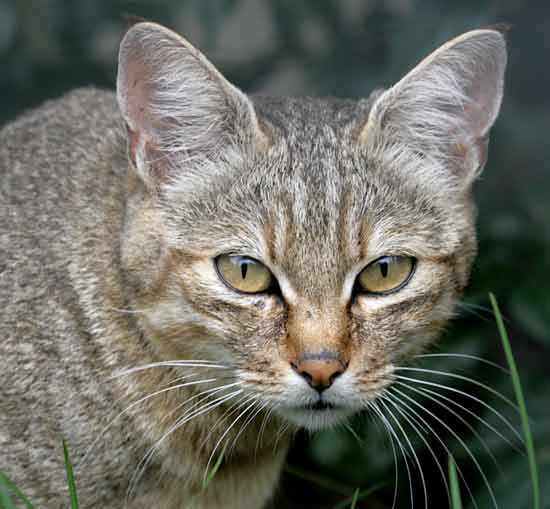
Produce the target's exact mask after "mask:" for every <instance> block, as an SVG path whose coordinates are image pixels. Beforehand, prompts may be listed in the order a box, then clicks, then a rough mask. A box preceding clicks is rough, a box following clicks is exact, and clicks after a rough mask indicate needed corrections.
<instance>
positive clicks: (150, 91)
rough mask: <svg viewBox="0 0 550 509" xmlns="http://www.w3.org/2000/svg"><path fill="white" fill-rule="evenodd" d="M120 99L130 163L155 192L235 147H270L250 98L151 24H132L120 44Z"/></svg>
mask: <svg viewBox="0 0 550 509" xmlns="http://www.w3.org/2000/svg"><path fill="white" fill-rule="evenodd" d="M117 98H118V103H119V107H120V110H121V112H122V115H123V117H124V119H125V121H126V124H127V127H128V137H129V155H130V159H131V161H132V162H133V164H134V166H135V167H136V169H137V171H138V173H139V174H140V176H141V177H142V179H143V180H144V181H145V183H146V184H147V185H148V186H149V187H151V188H157V189H158V188H159V187H160V186H161V185H162V183H163V182H165V181H166V180H168V179H170V178H171V177H173V176H174V173H176V174H177V173H178V172H181V171H185V167H186V165H187V166H189V165H190V164H192V163H193V161H202V162H204V161H205V160H209V161H213V160H214V161H215V160H217V159H219V158H222V157H224V152H227V151H228V150H230V148H231V147H232V146H235V145H239V146H240V147H243V146H248V147H250V148H254V149H260V150H261V149H263V148H265V147H266V145H267V137H266V135H265V134H264V132H263V131H262V130H261V128H260V126H259V123H258V120H257V117H256V113H255V111H254V108H253V106H252V103H251V101H250V100H249V99H248V98H247V97H246V95H245V94H243V93H242V92H241V91H240V90H238V89H237V88H236V87H234V86H233V85H232V84H230V83H229V82H228V81H227V80H226V79H225V78H224V77H223V76H222V75H221V74H220V72H219V71H218V70H217V69H216V68H215V67H214V66H213V65H212V64H211V63H210V62H209V61H208V60H207V59H206V58H205V57H204V55H202V54H201V53H200V52H199V51H198V50H197V49H195V48H194V47H193V46H192V45H191V44H190V43H189V42H187V41H186V40H185V39H183V38H182V37H180V36H179V35H177V34H176V33H174V32H172V31H171V30H168V29H167V28H164V27H162V26H160V25H157V24H154V23H148V22H143V23H138V24H136V25H134V26H133V27H132V28H130V30H129V31H128V32H127V33H126V35H125V36H124V38H123V40H122V42H121V45H120V52H119V65H118V78H117Z"/></svg>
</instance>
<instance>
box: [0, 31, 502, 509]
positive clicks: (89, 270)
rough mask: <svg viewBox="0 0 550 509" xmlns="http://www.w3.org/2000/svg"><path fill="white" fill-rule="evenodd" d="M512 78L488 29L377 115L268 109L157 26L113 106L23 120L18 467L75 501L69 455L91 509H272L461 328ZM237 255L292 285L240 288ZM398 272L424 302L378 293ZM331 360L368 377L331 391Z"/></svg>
mask: <svg viewBox="0 0 550 509" xmlns="http://www.w3.org/2000/svg"><path fill="white" fill-rule="evenodd" d="M505 63H506V53H505V43H504V39H503V36H502V34H500V33H499V32H498V31H496V30H492V29H486V30H476V31H473V32H469V33H467V34H464V35H462V36H461V37H459V38H457V39H455V40H453V41H450V42H449V43H447V44H446V45H444V46H443V47H442V48H440V49H439V50H437V51H436V52H435V53H433V54H432V55H431V56H430V57H428V59H426V60H425V61H423V62H421V63H420V64H419V66H417V67H416V68H415V69H414V70H413V71H411V72H410V73H409V74H408V75H407V76H405V78H403V80H401V81H400V82H399V83H397V84H396V85H395V86H394V87H392V88H390V89H389V90H388V91H385V92H376V93H375V94H373V95H372V96H371V98H370V99H366V100H361V101H351V100H338V99H331V98H329V99H314V98H269V97H251V98H248V97H247V96H245V95H244V94H243V93H242V92H240V91H239V90H237V89H236V88H235V87H234V86H233V85H231V84H229V83H228V82H227V81H226V80H225V78H223V76H221V74H220V73H219V72H218V71H217V70H216V69H215V68H214V67H213V66H212V64H210V63H209V62H208V61H207V60H206V59H205V57H204V56H202V55H201V54H200V53H199V52H198V51H197V50H196V49H194V48H193V47H192V46H191V45H190V44H189V43H188V42H187V41H185V40H184V39H182V38H180V37H179V36H177V35H176V34H174V33H172V32H170V31H168V30H167V29H165V28H163V27H160V26H158V25H154V24H151V23H140V24H138V25H136V26H134V27H133V28H132V29H130V31H129V33H128V34H127V35H126V37H125V38H124V40H123V42H122V44H121V52H120V61H119V79H118V90H117V96H116V97H115V96H114V95H113V94H112V93H110V92H104V91H98V90H93V89H86V90H79V91H75V92H73V93H70V94H68V95H66V96H65V97H63V98H61V99H60V100H57V101H52V102H49V103H47V104H45V105H44V106H42V107H41V108H39V109H38V110H35V111H32V112H30V113H27V114H26V115H23V116H22V117H21V118H19V119H18V120H17V121H15V122H14V123H12V124H10V125H8V126H6V127H5V128H4V129H3V130H2V131H1V132H0V174H1V175H2V178H1V187H0V190H1V191H0V192H1V194H0V207H1V210H0V233H1V239H0V245H1V248H2V259H1V261H0V323H1V324H2V332H3V340H2V341H1V342H0V450H1V451H2V457H1V464H0V468H2V469H3V470H5V471H6V472H7V473H8V475H9V476H10V477H11V478H12V479H13V480H14V481H16V482H17V483H18V484H20V487H21V488H22V490H23V491H24V492H25V493H27V494H28V495H29V496H30V497H31V498H32V499H33V500H35V501H36V504H37V505H38V506H40V507H52V508H53V507H60V506H62V505H63V503H64V500H65V492H66V487H65V476H64V471H63V465H62V452H61V450H60V447H61V439H62V438H65V439H67V441H68V443H69V445H70V449H71V453H72V458H73V462H74V463H75V466H76V475H77V480H78V486H79V491H80V496H81V500H82V505H83V507H105V508H115V507H123V506H124V504H125V502H126V503H127V504H128V507H130V508H131V509H138V508H145V507H159V508H166V509H170V508H176V507H186V508H187V507H188V508H197V509H215V508H218V507H224V508H231V507H234V508H243V509H247V508H249V509H260V508H262V507H264V506H265V505H266V503H267V502H268V501H269V499H270V498H271V497H272V495H273V493H274V490H275V487H276V483H277V479H278V477H279V475H280V471H281V468H282V465H283V462H284V457H285V453H286V449H287V447H288V443H289V431H291V430H292V429H295V428H296V427H297V426H305V427H307V428H309V429H312V430H313V429H318V428H321V427H324V426H329V425H334V424H336V423H338V422H342V421H344V420H345V419H346V418H347V417H348V416H350V415H351V414H353V413H356V412H359V411H362V410H363V409H365V407H366V404H367V402H369V401H371V400H373V399H375V398H376V397H377V396H378V395H380V394H381V393H382V392H383V391H384V390H385V388H387V387H388V385H389V384H391V382H392V378H393V371H394V369H395V367H396V366H398V365H401V364H402V363H406V362H407V360H408V359H410V357H411V355H413V354H414V353H417V352H419V351H421V350H423V349H424V348H426V346H427V345H428V344H429V343H431V342H432V341H433V340H434V339H435V338H436V337H437V335H438V333H439V331H440V330H441V328H442V327H443V326H444V324H445V322H446V321H447V320H448V319H449V317H451V316H452V313H453V308H454V303H455V302H456V300H457V298H458V297H459V296H460V294H461V293H462V291H463V289H464V287H465V285H466V283H467V280H468V276H469V271H470V267H471V264H472V261H473V258H474V256H475V251H476V242H475V227H474V216H475V212H474V207H473V204H472V201H471V195H470V194H471V193H470V190H471V185H472V182H473V180H474V179H475V176H476V175H477V174H478V172H479V170H480V168H481V167H482V166H483V163H484V161H485V150H486V141H487V133H488V131H489V129H490V127H491V125H492V123H493V122H494V120H495V118H496V115H497V113H498V109H499V107H500V102H501V98H502V82H503V72H504V67H505ZM227 253H230V254H238V255H243V256H249V257H252V258H255V259H257V260H259V261H261V262H262V263H264V264H265V265H266V266H267V267H268V268H269V269H270V270H271V272H272V273H273V275H274V276H275V278H276V279H277V282H278V287H279V290H280V291H278V292H277V293H267V294H251V295H246V294H241V293H238V292H235V291H233V290H231V289H230V288H228V286H227V285H225V284H224V283H223V282H222V281H221V280H220V277H219V275H218V273H217V271H216V269H215V265H214V261H213V260H214V259H215V257H216V256H218V255H220V254H227ZM385 255H400V256H412V257H414V258H415V259H416V269H415V272H414V274H413V276H412V277H411V279H410V281H409V282H408V284H406V285H405V286H404V287H403V288H402V289H401V290H399V291H397V292H394V293H390V294H387V295H370V294H365V293H360V292H357V291H356V284H355V281H356V278H357V275H358V274H359V273H360V271H361V270H362V269H363V268H364V267H365V266H366V265H367V264H368V263H370V262H372V261H373V260H376V259H377V258H379V257H381V256H385ZM327 352H329V353H331V354H334V355H337V356H338V358H341V359H344V360H345V365H346V370H345V371H344V373H343V374H341V375H340V376H339V377H338V378H337V379H336V380H335V381H334V383H333V384H332V385H331V386H330V387H329V388H328V389H327V390H325V391H324V392H323V393H322V396H320V395H319V393H318V391H316V390H314V389H313V388H311V387H310V386H309V385H308V383H307V381H306V380H304V378H303V377H301V376H300V375H298V374H297V373H296V371H295V370H293V369H292V364H293V363H295V362H297V360H299V359H300V358H303V357H304V356H306V355H308V356H311V355H313V356H315V355H317V356H322V355H325V354H326V353H327ZM321 400H322V402H323V403H324V404H326V405H329V406H332V408H331V409H328V410H327V409H325V410H314V409H312V406H313V405H315V404H317V403H319V401H321ZM232 424H234V425H232ZM222 449H224V451H225V452H224V461H223V463H222V466H221V468H220V470H219V471H218V473H217V474H216V476H215V477H214V479H213V480H212V481H211V483H210V484H209V485H208V487H207V488H206V489H203V488H202V481H203V479H204V476H205V473H206V471H207V469H208V468H209V467H211V466H212V463H213V461H215V459H216V458H217V457H218V455H219V454H220V452H221V450H222ZM144 459H145V460H146V461H143V460H144ZM127 494H128V497H127Z"/></svg>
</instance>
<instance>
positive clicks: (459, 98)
mask: <svg viewBox="0 0 550 509" xmlns="http://www.w3.org/2000/svg"><path fill="white" fill-rule="evenodd" d="M503 29H504V27H502V28H501V27H498V28H487V29H480V30H473V31H471V32H467V33H465V34H463V35H461V36H459V37H456V38H455V39H452V40H451V41H449V42H447V43H446V44H444V45H443V46H441V47H440V48H439V49H437V50H436V51H434V52H433V53H432V54H431V55H430V56H428V57H427V58H425V59H424V60H423V61H422V62H420V63H419V64H418V65H417V66H416V67H415V68H414V69H413V70H412V71H410V72H409V73H408V74H407V75H406V76H405V77H404V78H403V79H401V80H400V81H399V82H397V83H396V84H395V85H394V86H393V87H391V88H390V89H388V90H386V91H385V92H383V93H381V94H380V95H378V96H377V98H376V99H375V101H374V104H373V106H372V108H371V111H370V114H369V118H368V121H367V124H366V126H364V128H363V129H362V132H361V134H360V136H359V141H360V143H361V145H362V146H364V147H365V148H366V150H367V154H368V155H369V156H370V158H371V159H373V160H375V161H378V163H381V164H382V165H383V166H384V167H388V166H394V167H396V168H399V169H400V170H401V171H406V172H409V173H411V174H412V175H414V176H415V177H416V178H418V179H430V180H431V181H433V182H435V183H436V185H438V186H441V185H445V184H450V185H451V186H452V187H453V188H455V189H456V188H457V187H458V188H462V189H464V188H469V186H470V184H471V183H472V181H473V180H474V179H475V177H476V176H477V175H479V173H480V171H481V169H482V168H483V165H484V164H485V160H486V157H487V143H488V135H489V130H490V128H491V126H492V125H493V123H494V121H495V119H496V117H497V115H498V112H499V109H500V104H501V101H502V93H503V84H504V70H505V68H506V42H505V38H504V34H503Z"/></svg>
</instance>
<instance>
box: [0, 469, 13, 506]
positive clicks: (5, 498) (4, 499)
mask: <svg viewBox="0 0 550 509" xmlns="http://www.w3.org/2000/svg"><path fill="white" fill-rule="evenodd" d="M0 509H15V505H13V501H12V499H11V496H10V490H9V488H8V483H7V482H6V481H5V478H4V477H3V476H0Z"/></svg>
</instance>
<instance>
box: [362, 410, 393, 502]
mask: <svg viewBox="0 0 550 509" xmlns="http://www.w3.org/2000/svg"><path fill="white" fill-rule="evenodd" d="M373 406H374V405H373V404H372V403H371V402H370V401H368V402H367V408H368V409H369V410H372V411H373V412H374V416H375V417H378V419H380V416H379V415H377V414H376V412H375V411H374V409H373ZM380 421H381V422H382V429H383V430H384V432H385V433H386V435H387V436H388V438H389V441H390V445H391V449H392V455H393V467H394V472H395V477H394V485H393V486H394V488H393V502H392V506H391V509H395V504H396V503H397V487H398V485H399V484H398V483H399V467H398V465H397V451H396V450H395V442H394V439H393V437H392V435H391V433H390V432H389V431H388V429H387V428H386V425H385V424H384V422H383V421H382V420H381V419H380ZM374 423H375V424H376V426H377V428H378V429H380V428H379V425H378V422H377V421H376V420H374Z"/></svg>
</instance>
